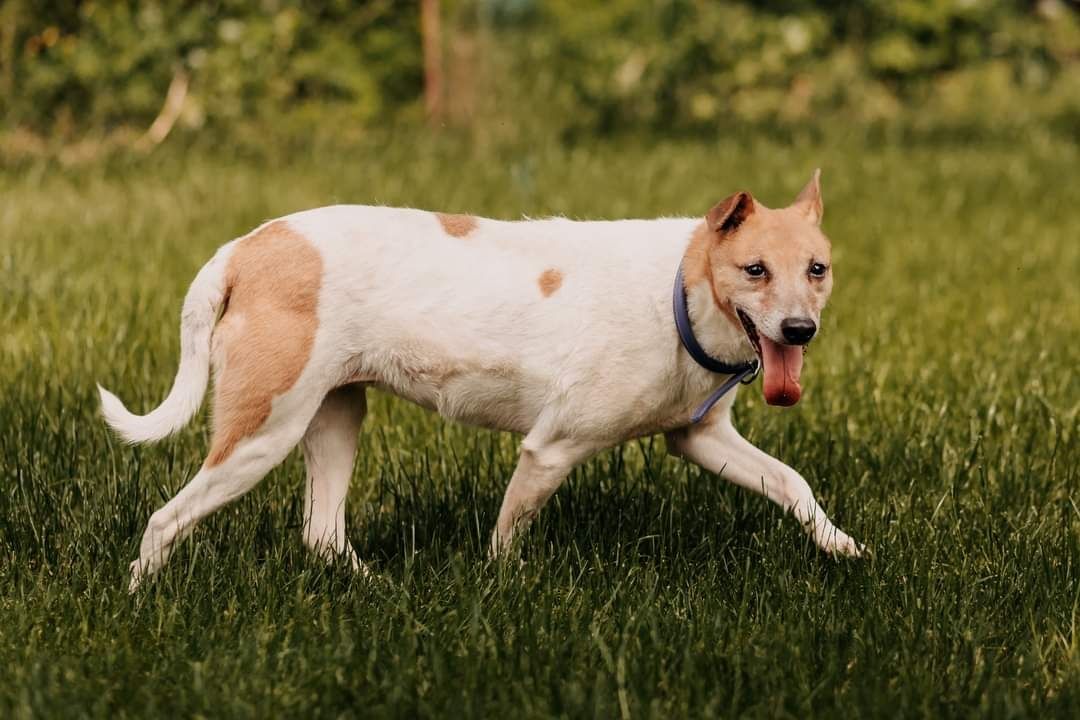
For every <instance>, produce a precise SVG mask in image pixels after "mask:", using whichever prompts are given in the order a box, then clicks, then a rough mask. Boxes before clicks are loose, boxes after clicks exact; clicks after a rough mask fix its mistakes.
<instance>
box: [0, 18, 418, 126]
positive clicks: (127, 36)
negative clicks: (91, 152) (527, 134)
mask: <svg viewBox="0 0 1080 720" xmlns="http://www.w3.org/2000/svg"><path fill="white" fill-rule="evenodd" d="M417 13H418V11H417V3H416V2H406V1H402V0H393V1H390V0H374V1H372V2H364V3H354V2H349V1H348V0H322V1H321V2H310V1H309V2H299V1H293V0H262V1H260V2H244V1H243V0H216V1H211V2H198V1H173V2H169V1H168V0H141V1H139V2H128V1H119V2H108V1H97V2H95V1H90V2H82V1H79V0H32V2H31V1H30V0H8V1H7V2H6V3H5V7H4V10H3V18H4V25H5V30H4V31H3V33H4V35H5V36H11V37H7V38H6V39H0V51H2V52H3V54H4V58H3V61H2V62H3V72H2V73H0V75H2V76H3V77H4V79H3V80H2V81H0V82H2V84H0V93H2V97H3V100H4V108H5V110H4V116H5V119H6V121H7V122H8V123H11V124H20V125H25V126H29V127H32V128H34V129H37V130H45V131H60V132H61V133H65V132H67V131H68V130H69V128H73V127H74V128H88V127H89V128H94V127H109V126H112V125H116V124H125V123H135V124H146V123H149V122H150V121H151V120H152V119H153V118H154V116H155V115H156V114H157V112H158V110H159V109H160V108H161V105H162V101H163V97H164V95H165V91H166V88H167V87H168V85H169V83H170V78H171V77H172V76H173V74H174V73H176V72H177V71H178V70H179V71H183V72H186V73H187V74H189V75H190V76H191V78H192V83H191V93H190V94H189V96H188V97H187V98H186V100H185V103H184V111H183V117H182V124H183V125H187V126H189V127H201V126H202V125H203V124H204V123H205V122H206V121H207V120H213V121H221V122H228V121H232V120H237V119H240V118H245V117H251V116H253V115H259V114H265V113H273V112H275V111H280V110H283V109H285V108H290V109H296V108H301V109H302V108H303V107H304V106H306V105H309V104H312V103H314V104H323V103H329V104H335V105H343V106H345V107H346V108H347V109H348V111H349V113H350V115H351V116H352V117H354V118H355V119H356V120H357V121H360V122H365V121H369V120H371V119H372V118H375V117H377V116H379V115H381V114H382V113H384V112H386V111H387V110H388V109H390V108H393V107H397V106H400V105H402V104H404V103H408V102H410V101H411V100H412V99H413V98H414V97H415V96H416V94H417V93H418V92H419V91H420V87H421V74H420V58H419V44H420V40H419V26H418V22H417Z"/></svg>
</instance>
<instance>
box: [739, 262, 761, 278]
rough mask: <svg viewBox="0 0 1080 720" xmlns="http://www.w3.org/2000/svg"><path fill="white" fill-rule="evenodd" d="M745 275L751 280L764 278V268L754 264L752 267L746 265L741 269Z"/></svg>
mask: <svg viewBox="0 0 1080 720" xmlns="http://www.w3.org/2000/svg"><path fill="white" fill-rule="evenodd" d="M743 270H745V271H746V274H747V275H749V276H750V277H752V278H759V277H765V266H764V265H762V264H760V263H754V264H753V265H747V266H746V267H744V268H743Z"/></svg>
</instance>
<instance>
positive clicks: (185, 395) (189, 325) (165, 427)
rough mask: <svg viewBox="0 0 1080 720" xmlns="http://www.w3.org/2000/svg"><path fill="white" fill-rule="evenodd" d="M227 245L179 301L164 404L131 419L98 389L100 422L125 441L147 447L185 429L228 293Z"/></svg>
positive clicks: (198, 400) (201, 389)
mask: <svg viewBox="0 0 1080 720" xmlns="http://www.w3.org/2000/svg"><path fill="white" fill-rule="evenodd" d="M231 246H232V243H229V244H228V245H225V246H223V247H222V248H221V249H220V250H218V252H217V254H215V255H214V257H212V258H211V259H210V261H209V262H208V263H206V265H204V266H203V267H202V269H201V270H199V273H198V274H197V275H196V276H195V280H193V281H192V283H191V287H190V288H189V289H188V293H187V296H186V297H185V298H184V309H183V311H182V312H181V315H180V368H179V370H177V372H176V379H175V380H173V386H172V390H170V391H169V395H168V397H166V398H165V401H164V402H163V403H161V404H160V405H158V406H157V407H156V408H154V409H153V410H152V411H151V412H149V413H147V414H146V415H135V414H133V413H131V412H130V411H129V410H128V409H127V408H126V407H124V403H123V402H121V401H120V398H118V397H116V396H115V395H113V394H112V393H111V392H109V391H108V390H106V389H105V388H103V387H101V385H98V392H99V393H100V394H101V413H102V415H104V416H105V422H106V423H108V425H109V427H111V428H112V429H113V430H114V431H115V432H116V433H117V434H118V435H119V436H120V437H121V438H123V439H124V440H125V441H126V442H129V443H132V444H134V443H144V442H153V441H155V440H160V439H162V438H164V437H166V436H168V435H171V434H173V433H174V432H176V431H177V430H179V429H180V428H182V427H184V425H187V423H188V421H190V420H191V418H192V417H193V416H194V415H195V413H196V412H197V411H198V409H199V406H200V405H202V400H203V396H204V395H205V394H206V386H207V385H208V384H209V382H210V342H211V336H212V335H213V332H214V325H215V324H216V323H217V320H218V315H219V313H220V312H221V308H222V307H223V306H224V304H225V299H226V296H227V294H228V287H227V280H226V274H225V268H226V263H227V260H228V255H229V251H230V250H231Z"/></svg>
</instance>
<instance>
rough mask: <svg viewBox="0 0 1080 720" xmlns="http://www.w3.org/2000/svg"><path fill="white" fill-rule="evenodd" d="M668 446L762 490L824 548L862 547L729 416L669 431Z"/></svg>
mask: <svg viewBox="0 0 1080 720" xmlns="http://www.w3.org/2000/svg"><path fill="white" fill-rule="evenodd" d="M666 437H667V443H668V451H669V452H670V453H672V454H673V455H678V456H680V457H684V458H686V459H688V460H691V461H693V462H695V463H697V464H698V465H700V466H701V467H703V468H705V469H706V470H708V471H710V472H714V473H717V474H719V475H721V476H723V477H724V478H725V479H727V480H730V481H731V482H733V483H735V484H736V485H739V486H740V487H744V488H746V489H748V490H753V491H755V492H758V493H761V494H763V495H764V496H765V497H767V498H769V499H770V500H772V501H773V502H775V503H777V504H779V505H780V506H781V507H782V508H784V509H785V510H788V511H790V512H791V513H792V514H793V515H794V516H795V517H796V519H798V521H799V523H800V524H801V525H802V526H803V529H805V530H806V532H807V534H809V535H810V536H811V537H812V538H814V542H816V543H817V545H818V547H820V548H821V549H822V550H824V551H825V552H828V553H831V554H835V555H850V556H853V557H858V556H859V555H861V554H862V552H863V551H864V548H863V546H862V545H860V544H859V543H857V542H855V541H854V540H853V539H852V538H851V537H850V536H848V534H847V533H845V532H844V531H843V530H841V529H839V528H838V527H836V526H835V525H833V524H832V522H831V521H830V520H829V518H828V516H827V515H826V514H825V511H824V510H822V509H821V506H820V505H818V502H817V500H816V499H814V493H813V491H812V490H810V486H809V485H808V484H807V483H806V480H805V479H803V476H802V475H800V474H799V473H797V472H795V470H793V469H791V468H790V467H788V466H787V465H785V464H784V463H782V462H780V461H779V460H777V459H776V458H774V457H772V456H770V455H768V454H766V453H764V452H762V451H761V450H759V449H758V448H756V447H754V446H753V445H751V444H750V443H749V442H748V441H747V440H746V439H745V438H743V437H742V435H739V433H738V431H736V430H735V427H734V426H733V425H732V424H731V417H730V416H721V417H717V418H710V420H709V421H708V424H702V425H699V426H693V427H686V428H681V429H679V430H674V431H672V432H670V433H668V434H667V436H666Z"/></svg>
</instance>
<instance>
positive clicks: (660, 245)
mask: <svg viewBox="0 0 1080 720" xmlns="http://www.w3.org/2000/svg"><path fill="white" fill-rule="evenodd" d="M821 216H822V202H821V193H820V187H819V182H818V173H817V172H815V174H814V177H813V178H812V179H811V181H810V183H809V184H808V185H807V186H806V188H805V189H804V190H803V191H802V192H801V193H800V195H799V196H798V198H797V199H796V201H795V202H794V204H792V205H791V206H789V207H787V208H784V209H780V210H772V209H769V208H766V207H765V206H763V205H761V204H760V203H758V202H756V201H755V200H754V199H753V198H752V197H751V196H750V195H749V194H748V193H744V192H742V193H737V194H735V195H732V196H731V197H729V198H727V199H726V200H724V201H723V202H721V203H720V204H718V205H717V206H716V207H714V208H713V209H712V210H711V211H710V212H709V213H708V215H707V216H706V218H705V219H704V220H702V219H697V218H687V219H661V220H620V221H613V222H574V221H570V220H565V219H548V220H535V221H522V222H503V221H496V220H488V219H483V218H475V217H471V216H467V215H444V214H439V213H431V212H423V211H419V210H407V209H396V208H387V207H364V206H334V207H325V208H320V209H317V210H310V211H306V212H301V213H297V214H295V215H289V216H287V217H284V218H281V219H279V220H274V221H272V222H269V223H266V224H264V225H262V226H261V227H259V228H258V229H256V230H254V231H253V232H251V233H250V234H248V235H246V236H244V237H242V238H239V239H237V240H234V241H232V242H230V243H228V244H226V245H225V246H223V247H222V248H221V249H220V250H218V252H217V254H216V255H214V257H213V258H212V259H211V260H210V261H209V262H208V263H207V264H206V265H205V266H204V267H203V268H202V269H201V270H200V271H199V273H198V275H197V276H196V278H195V280H194V282H193V283H192V285H191V289H190V290H189V291H188V294H187V297H186V298H185V300H184V307H183V313H182V316H181V325H180V337H181V358H180V368H179V371H178V373H177V376H176V380H175V382H174V384H173V387H172V390H171V391H170V393H169V395H168V397H167V398H166V399H165V401H164V402H163V403H162V404H161V406H159V407H158V408H157V409H155V410H153V411H152V412H151V413H149V414H147V415H144V416H136V415H133V414H131V413H130V412H128V410H126V409H125V407H124V406H123V404H122V403H121V402H120V400H119V399H117V398H116V397H115V396H114V395H112V394H111V393H109V392H107V391H106V390H104V389H101V401H102V408H103V412H104V415H105V419H106V421H107V422H108V424H109V425H110V426H112V428H113V429H115V430H116V432H117V433H119V434H120V436H121V437H123V438H124V439H125V440H126V441H128V442H131V443H138V442H148V441H153V440H158V439H161V438H163V437H165V436H167V435H169V434H170V433H173V432H175V431H177V430H178V429H179V428H181V427H182V426H183V425H185V424H186V423H187V422H188V421H189V420H190V419H191V418H192V416H193V415H194V414H195V412H196V411H197V410H198V408H199V405H200V403H201V402H202V398H203V395H204V394H205V392H206V388H207V384H208V381H209V377H210V368H211V366H213V368H214V374H215V388H214V390H215V391H214V414H213V423H214V431H213V441H212V446H211V448H210V452H209V455H208V457H207V458H206V461H205V462H204V464H203V466H202V468H201V469H200V470H199V472H198V473H197V474H196V475H195V477H194V478H193V479H192V480H191V482H189V483H188V484H187V486H186V487H184V488H183V489H182V490H181V491H180V492H179V493H177V495H176V496H175V497H174V498H172V499H171V500H170V501H169V502H168V503H166V504H165V505H164V506H163V507H162V508H160V509H159V510H158V511H157V512H155V513H154V514H153V516H152V517H151V518H150V523H149V525H148V527H147V529H146V532H145V534H144V535H143V538H142V544H141V546H140V549H139V558H138V560H136V561H135V562H133V563H132V566H131V573H132V588H134V587H136V586H137V585H138V583H139V581H140V579H142V578H144V577H146V576H148V575H150V574H152V573H153V572H155V571H156V570H158V569H159V568H160V567H161V566H162V564H163V563H164V562H165V561H166V560H167V559H168V557H169V554H170V553H171V551H172V549H173V548H174V546H175V544H176V542H177V541H178V540H180V539H182V538H183V537H185V536H187V535H188V534H189V533H190V532H191V530H192V528H193V526H194V525H195V524H196V523H197V522H198V521H200V520H201V519H203V518H205V517H206V516H208V515H209V514H211V513H212V512H214V511H215V510H217V509H218V508H220V507H222V506H223V505H225V504H226V503H228V502H230V501H232V500H235V499H237V498H239V497H240V496H241V495H243V494H244V493H246V492H247V491H249V490H251V489H252V488H253V487H254V486H255V485H256V484H257V483H258V482H259V480H261V479H262V478H263V476H265V475H266V473H267V472H268V471H269V470H270V469H271V468H273V467H274V466H275V465H277V464H278V463H280V462H281V461H282V460H283V459H284V458H285V456H286V455H287V454H288V453H289V452H290V451H291V450H292V448H293V447H295V446H296V445H297V443H300V444H301V445H302V447H303V451H304V457H305V461H306V463H307V491H306V496H305V501H304V507H305V517H304V529H303V532H304V540H305V542H306V543H307V544H308V545H309V546H310V547H311V548H313V549H315V550H316V551H318V552H320V553H323V554H327V555H331V554H344V555H347V556H348V558H349V559H350V560H351V562H352V563H353V565H354V566H356V567H362V565H361V563H360V561H359V560H358V559H357V557H356V554H355V553H354V551H353V549H352V547H351V546H350V545H349V543H348V541H347V539H346V533H345V496H346V494H347V492H348V489H349V481H350V479H351V476H352V468H353V460H354V455H355V452H356V447H357V434H358V431H359V429H360V425H361V423H362V422H363V420H364V415H365V398H364V393H365V390H366V389H367V387H368V386H374V387H377V388H381V389H384V390H387V391H389V392H392V393H394V394H395V395H398V396H400V397H403V398H406V399H408V400H411V401H412V402H414V403H417V404H418V405H421V406H423V407H426V408H429V409H432V410H435V411H437V412H438V413H439V414H441V415H443V416H444V417H447V418H450V419H453V420H460V421H462V422H465V423H470V424H474V425H479V426H482V427H486V428H491V429H496V430H507V431H514V432H519V433H523V434H524V435H525V438H524V441H523V442H522V444H521V456H520V459H519V461H518V465H517V469H516V470H515V471H514V474H513V477H511V479H510V484H509V487H508V488H507V490H506V495H505V497H504V499H503V503H502V509H501V510H500V512H499V517H498V522H497V526H496V528H495V531H494V534H493V537H492V549H493V551H494V552H495V553H499V552H502V551H505V550H506V549H508V547H509V545H510V543H511V539H512V538H513V536H514V533H515V532H516V531H520V530H521V529H522V527H523V526H524V525H525V524H526V523H527V522H528V521H529V520H530V519H531V518H532V517H534V516H535V515H536V513H537V512H538V511H539V510H540V508H541V507H542V506H543V505H544V503H545V502H546V501H547V500H548V498H549V497H551V495H552V494H553V493H554V492H555V491H556V489H558V487H559V486H560V485H561V484H562V482H563V481H564V480H565V478H566V477H567V475H568V474H569V472H570V471H571V470H572V469H573V468H574V466H576V465H577V464H579V463H581V462H583V461H584V460H586V459H587V458H589V457H590V456H592V455H593V454H595V453H596V452H598V451H600V450H603V449H605V448H609V447H612V446H613V445H616V444H618V443H621V442H623V441H625V440H628V439H631V438H636V437H640V436H643V435H649V434H653V433H657V432H664V433H667V442H668V447H669V449H670V450H671V452H673V453H675V454H678V455H680V456H683V457H686V458H689V459H690V460H693V461H694V462H696V463H698V464H700V465H701V466H702V467H704V468H706V469H707V470H710V471H712V472H715V473H719V474H721V475H723V476H724V477H726V478H727V479H729V480H731V481H732V482H735V483H736V484H738V485H740V486H742V487H745V488H747V489H750V490H755V491H758V492H761V493H763V494H764V495H765V496H766V497H768V498H769V499H771V500H773V501H775V502H777V503H779V504H780V505H782V506H783V507H784V508H785V509H787V510H790V511H791V512H792V513H794V515H795V517H796V518H797V519H798V520H799V522H800V523H801V524H802V525H803V526H804V527H805V528H806V530H807V532H808V533H809V534H810V535H811V536H812V537H813V539H814V541H815V542H816V543H817V544H818V545H819V546H820V547H821V548H822V549H824V550H826V551H828V552H830V553H835V554H842V555H858V554H859V553H860V549H861V548H860V546H859V545H858V544H857V543H855V542H854V541H853V540H852V539H851V538H850V537H849V536H848V535H847V534H845V533H844V532H842V531H841V530H839V529H838V528H836V527H835V526H834V525H833V524H832V523H831V522H830V521H829V519H828V517H827V516H826V514H825V512H824V511H823V510H822V509H821V507H820V506H819V505H818V503H817V501H816V500H815V499H814V495H813V493H812V492H811V490H810V487H809V486H808V485H807V483H806V481H805V480H804V479H803V478H802V476H800V475H799V474H798V473H797V472H795V471H794V470H792V469H791V468H789V467H787V466H786V465H784V464H783V463H781V462H780V461H778V460H776V459H774V458H772V457H770V456H769V455H767V454H765V453H764V452H762V451H761V450H758V449H757V448H756V447H754V446H753V445H751V444H750V443H749V442H747V441H746V440H744V439H743V438H742V437H741V436H740V435H739V434H738V433H737V432H736V431H735V428H734V427H733V426H732V424H731V405H732V402H733V398H734V393H729V394H728V395H726V396H725V397H724V398H723V399H722V400H721V401H720V402H719V403H718V404H717V405H716V406H715V407H714V408H713V409H712V410H711V412H710V413H709V414H708V415H707V416H706V417H705V419H704V420H703V421H702V422H700V423H697V424H692V423H691V422H690V416H691V412H692V411H693V410H694V408H695V407H696V406H697V405H699V404H700V403H701V402H702V400H703V399H704V398H706V397H707V396H708V395H709V394H710V393H711V392H713V391H714V390H715V389H716V388H717V386H719V385H720V383H721V382H722V381H723V380H725V379H726V378H725V377H724V376H723V375H717V374H714V373H712V372H709V371H708V370H705V369H704V368H703V367H701V366H699V365H698V364H697V363H695V362H694V360H693V359H691V357H690V355H689V354H688V353H687V351H686V350H685V349H684V348H683V346H682V345H681V344H680V339H679V336H678V334H677V331H676V326H675V323H674V321H673V318H672V301H671V298H672V284H673V281H674V277H675V274H676V269H677V268H679V267H680V264H681V266H682V270H683V276H684V278H685V288H686V300H687V308H688V310H689V317H690V319H691V321H692V325H693V332H694V333H695V335H696V337H697V339H698V340H699V341H700V344H701V346H702V347H703V348H704V349H705V350H706V351H707V352H708V353H709V354H710V355H711V356H713V357H715V358H719V359H721V360H726V361H729V362H738V361H747V360H752V359H753V358H754V357H755V355H759V356H760V357H761V362H762V369H763V371H764V382H763V385H764V394H765V399H766V400H767V401H768V402H769V403H771V404H779V405H790V404H793V403H795V402H797V401H798V399H799V395H800V393H801V390H800V386H799V374H800V370H801V368H802V360H803V347H802V346H803V345H805V343H807V342H808V341H809V340H810V338H811V337H812V336H813V335H814V332H815V331H816V328H817V324H818V321H819V317H820V313H821V309H822V306H823V305H824V304H825V301H826V300H827V298H828V297H829V293H830V291H831V288H832V271H831V269H830V246H829V242H828V240H827V239H826V237H825V236H824V235H823V234H822V232H821V230H820V229H819V225H820V222H821Z"/></svg>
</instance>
